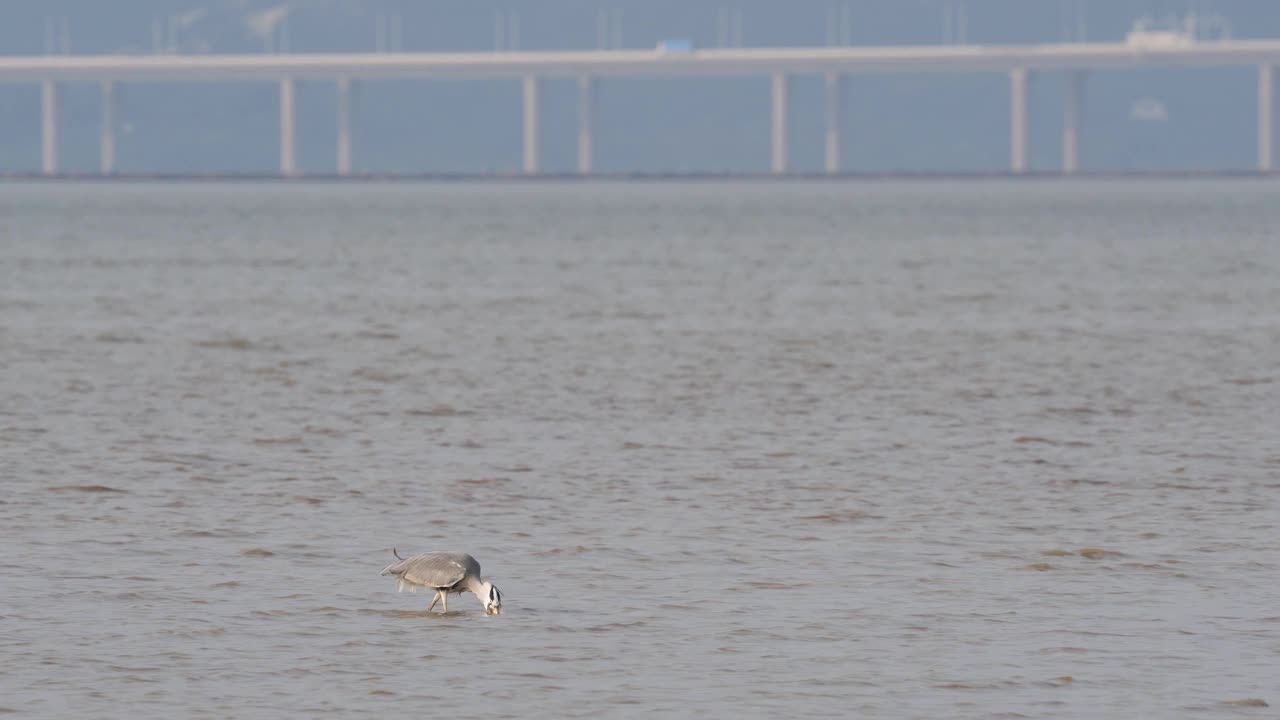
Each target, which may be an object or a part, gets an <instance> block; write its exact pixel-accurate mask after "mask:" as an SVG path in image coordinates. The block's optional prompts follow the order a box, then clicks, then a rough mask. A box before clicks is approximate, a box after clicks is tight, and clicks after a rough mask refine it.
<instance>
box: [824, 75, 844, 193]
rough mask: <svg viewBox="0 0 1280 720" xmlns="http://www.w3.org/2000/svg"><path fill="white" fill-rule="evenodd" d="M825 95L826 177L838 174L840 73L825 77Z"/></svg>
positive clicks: (840, 116) (841, 81)
mask: <svg viewBox="0 0 1280 720" xmlns="http://www.w3.org/2000/svg"><path fill="white" fill-rule="evenodd" d="M825 81H826V91H827V92H826V95H827V138H826V146H825V149H824V155H825V158H824V160H825V162H824V165H825V166H826V171H827V174H828V175H835V174H837V173H839V172H840V125H841V124H842V123H841V119H842V113H841V110H842V108H841V97H840V95H841V93H840V90H841V89H842V88H841V85H843V78H842V77H841V76H840V73H837V72H829V73H827V74H826V77H825Z"/></svg>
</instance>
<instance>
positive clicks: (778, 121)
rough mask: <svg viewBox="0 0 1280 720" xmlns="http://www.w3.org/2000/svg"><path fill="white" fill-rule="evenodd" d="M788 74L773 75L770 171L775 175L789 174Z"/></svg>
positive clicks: (777, 73) (776, 73)
mask: <svg viewBox="0 0 1280 720" xmlns="http://www.w3.org/2000/svg"><path fill="white" fill-rule="evenodd" d="M788 99H789V97H788V93H787V74H786V73H784V72H775V73H774V74H773V153H772V155H773V157H772V162H771V163H770V170H772V172H773V174H774V175H783V174H785V173H786V172H787V101H788Z"/></svg>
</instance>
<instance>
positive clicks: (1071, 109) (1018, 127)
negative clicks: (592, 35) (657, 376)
mask: <svg viewBox="0 0 1280 720" xmlns="http://www.w3.org/2000/svg"><path fill="white" fill-rule="evenodd" d="M1277 64H1280V41H1272V40H1255V41H1220V42H1203V43H1196V42H1180V41H1179V39H1178V38H1176V37H1175V38H1172V39H1170V38H1165V37H1161V36H1158V35H1157V36H1154V37H1152V38H1151V39H1150V41H1144V40H1143V39H1142V38H1141V37H1138V38H1135V37H1134V36H1130V38H1129V39H1128V40H1127V41H1126V42H1120V43H1063V44H1043V45H998V46H991V45H942V46H938V45H923V46H880V47H834V48H833V47H825V48H723V49H708V50H690V49H685V48H678V49H671V48H665V49H664V48H663V47H661V46H660V47H658V48H656V49H653V50H598V51H564V52H469V53H389V54H388V53H380V54H286V55H102V56H95V55H57V56H31V57H23V56H2V57H0V82H10V83H38V84H40V86H41V88H42V93H41V118H42V122H41V128H42V130H41V171H42V172H43V173H44V174H45V175H50V176H53V175H57V174H58V85H59V83H70V82H92V83H98V84H99V85H100V87H101V97H102V125H101V137H100V172H101V173H102V174H103V175H112V174H114V173H115V172H116V170H115V166H116V153H115V124H116V123H115V86H116V84H118V83H143V82H154V81H166V82H175V81H176V82H187V81H190V82H261V81H267V82H273V83H278V85H279V89H280V91H279V97H280V113H279V117H280V175H281V176H284V177H293V176H297V175H298V174H299V171H298V167H297V164H296V154H295V144H296V139H295V138H296V130H295V124H296V110H295V88H296V83H297V81H298V80H300V79H308V80H315V79H324V80H332V81H333V82H335V83H336V86H337V91H338V92H337V98H338V101H337V107H336V113H337V137H336V139H335V170H336V174H337V175H339V176H346V175H350V174H351V167H352V166H351V155H352V142H351V135H352V132H351V131H352V122H351V119H352V115H351V86H352V83H353V82H357V81H376V80H385V79H392V78H396V79H406V78H410V79H415V78H416V79H432V78H452V79H459V78H461V79H467V78H515V79H520V80H522V89H523V163H522V168H523V171H524V173H525V174H526V175H537V174H538V173H539V147H538V146H539V143H538V135H539V131H538V118H539V83H540V80H542V79H543V78H550V77H571V78H576V79H577V82H578V147H577V151H578V162H577V170H578V173H579V174H582V175H591V174H592V173H593V164H592V153H593V149H594V145H595V139H594V136H595V119H594V115H595V111H594V106H595V103H594V100H593V96H594V88H595V85H596V83H597V82H598V81H599V80H600V79H601V78H609V77H620V76H629V77H637V76H644V77H671V76H679V77H717V76H752V75H760V76H767V77H770V78H771V79H772V83H771V87H772V137H771V142H772V147H771V163H770V170H771V171H772V172H773V173H775V174H778V175H784V174H786V173H787V172H788V148H787V126H788V115H789V102H788V98H789V92H788V84H789V78H790V77H792V76H795V75H802V74H803V75H818V76H821V77H823V78H824V79H825V82H824V85H825V106H826V112H825V138H824V157H825V170H826V172H827V173H829V174H838V173H841V172H843V168H841V166H840V143H841V129H840V127H841V111H840V108H841V92H842V85H843V83H842V78H843V77H844V76H847V75H859V74H894V73H917V74H927V73H987V72H989V73H1003V74H1006V75H1007V76H1008V78H1009V98H1010V102H1009V113H1010V115H1009V117H1010V123H1009V127H1010V131H1009V171H1010V172H1011V173H1013V174H1021V173H1025V172H1027V170H1028V165H1027V140H1028V125H1029V114H1028V97H1027V89H1028V81H1029V79H1030V78H1031V77H1032V76H1033V75H1034V74H1035V73H1038V72H1045V71H1054V72H1065V73H1066V76H1067V82H1066V83H1065V93H1066V95H1065V101H1066V102H1065V105H1064V118H1063V131H1062V172H1063V173H1064V174H1068V175H1070V174H1074V173H1076V172H1078V171H1079V148H1080V141H1081V138H1080V118H1081V108H1082V103H1083V100H1084V94H1085V86H1086V78H1087V76H1088V74H1089V73H1092V72H1100V71H1106V70H1118V69H1130V70H1131V69H1139V68H1192V67H1194V68H1207V67H1256V68H1257V77H1258V91H1257V103H1258V105H1257V109H1258V122H1257V129H1258V137H1257V169H1258V171H1260V172H1264V173H1269V172H1272V171H1273V169H1274V162H1275V157H1274V154H1275V153H1274V138H1275V78H1274V68H1275V66H1276V65H1277Z"/></svg>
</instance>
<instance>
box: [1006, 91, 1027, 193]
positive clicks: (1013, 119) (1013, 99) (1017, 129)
mask: <svg viewBox="0 0 1280 720" xmlns="http://www.w3.org/2000/svg"><path fill="white" fill-rule="evenodd" d="M1028 75H1029V73H1028V71H1027V69H1026V68H1014V69H1013V70H1011V71H1009V170H1010V171H1011V172H1013V173H1014V174H1015V175H1021V174H1023V173H1025V172H1026V171H1027V125H1028V122H1027V77H1028Z"/></svg>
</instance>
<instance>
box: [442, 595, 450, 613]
mask: <svg viewBox="0 0 1280 720" xmlns="http://www.w3.org/2000/svg"><path fill="white" fill-rule="evenodd" d="M440 602H441V603H442V604H443V605H444V611H445V612H449V596H448V595H447V594H446V593H445V591H444V590H441V591H440Z"/></svg>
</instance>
